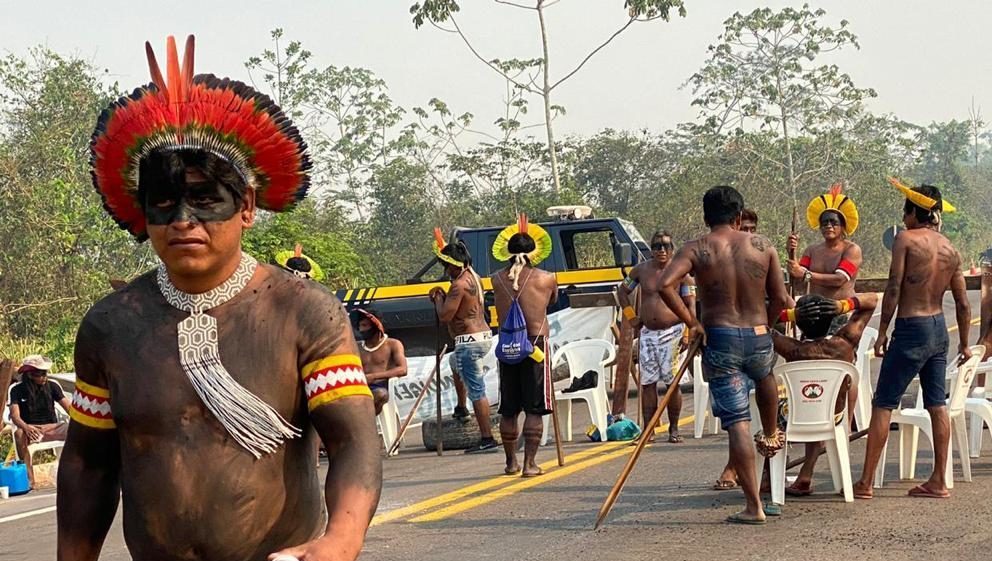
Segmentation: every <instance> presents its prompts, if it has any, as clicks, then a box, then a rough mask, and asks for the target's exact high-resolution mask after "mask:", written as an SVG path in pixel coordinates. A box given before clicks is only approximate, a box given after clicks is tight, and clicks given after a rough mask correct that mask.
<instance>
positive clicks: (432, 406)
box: [391, 308, 613, 422]
mask: <svg viewBox="0 0 992 561" xmlns="http://www.w3.org/2000/svg"><path fill="white" fill-rule="evenodd" d="M611 323H613V308H566V309H564V310H562V311H560V312H556V313H553V314H551V315H550V316H548V325H549V330H550V339H551V352H549V353H547V358H546V359H545V360H552V358H553V357H554V351H556V350H557V349H558V348H559V347H561V346H562V345H564V344H565V343H569V342H571V341H580V340H583V339H604V340H607V341H610V342H613V333H612V331H611V330H610V324H611ZM493 349H494V350H491V351H490V352H489V354H487V355H486V356H485V358H483V367H482V370H483V372H484V373H485V374H484V376H485V381H486V397H488V398H489V403H491V404H493V405H495V404H496V403H498V402H499V371H498V369H497V366H496V354H495V339H494V345H493ZM450 357H451V353H448V354H446V355H444V356H443V357H442V358H441V412H442V414H443V415H445V416H448V415H450V414H451V412H452V411H453V410H454V408H455V404H456V403H457V401H458V400H457V397H456V395H455V386H454V382H453V381H452V378H451V364H450V361H449V358H450ZM433 372H434V357H431V356H418V357H408V358H407V375H406V376H404V377H403V378H397V379H396V380H395V381H394V382H393V387H392V396H391V398H392V399H393V400H395V401H394V403H396V405H397V407H398V408H399V411H400V419H405V418H406V416H407V415H408V414H409V413H410V409H411V408H412V407H413V404H414V402H415V401H416V400H417V396H418V395H420V390H421V389H422V388H423V387H424V384H425V383H429V384H430V388H429V389H428V390H427V395H426V396H424V400H423V402H421V404H420V408H419V409H418V411H417V415H416V422H419V421H423V420H424V419H431V418H434V417H435V415H436V407H437V398H436V397H435V396H434V387H435V384H436V381H435V379H434V378H433V377H432V376H431V374H433ZM428 378H429V379H428ZM468 408H469V411H471V410H472V404H471V403H469V404H468ZM495 410H496V409H495V407H493V411H494V412H495Z"/></svg>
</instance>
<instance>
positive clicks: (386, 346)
mask: <svg viewBox="0 0 992 561" xmlns="http://www.w3.org/2000/svg"><path fill="white" fill-rule="evenodd" d="M355 312H356V314H357V317H358V321H357V324H358V325H357V327H358V340H359V341H361V343H360V346H361V348H362V352H361V357H362V368H364V370H365V378H366V379H367V380H368V382H369V389H370V390H372V398H373V399H374V400H375V414H376V415H378V414H379V413H381V412H382V406H383V405H385V404H386V402H388V401H389V379H390V378H402V377H403V376H406V353H405V351H404V349H403V343H401V342H400V340H399V339H391V338H390V337H389V335H386V328H385V327H384V326H383V325H382V318H381V317H379V314H378V313H377V312H375V311H370V310H363V309H362V308H358V309H357V310H355Z"/></svg>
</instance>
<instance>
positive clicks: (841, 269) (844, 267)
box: [834, 259, 858, 280]
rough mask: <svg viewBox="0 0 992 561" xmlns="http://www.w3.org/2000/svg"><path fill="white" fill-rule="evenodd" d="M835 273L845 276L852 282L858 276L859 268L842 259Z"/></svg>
mask: <svg viewBox="0 0 992 561" xmlns="http://www.w3.org/2000/svg"><path fill="white" fill-rule="evenodd" d="M834 272H835V273H837V274H839V275H844V276H845V277H846V278H847V280H851V279H853V278H854V276H855V275H857V274H858V266H857V265H855V264H854V263H851V262H850V261H848V260H847V259H841V260H840V263H838V264H837V270H835V271H834Z"/></svg>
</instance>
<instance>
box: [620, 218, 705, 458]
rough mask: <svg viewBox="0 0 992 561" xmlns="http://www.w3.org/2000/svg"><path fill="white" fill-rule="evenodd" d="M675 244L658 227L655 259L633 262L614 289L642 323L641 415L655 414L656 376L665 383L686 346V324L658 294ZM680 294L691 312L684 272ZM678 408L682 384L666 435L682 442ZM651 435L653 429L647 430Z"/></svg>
mask: <svg viewBox="0 0 992 561" xmlns="http://www.w3.org/2000/svg"><path fill="white" fill-rule="evenodd" d="M674 251H675V244H673V243H672V236H671V235H670V234H669V233H668V232H664V231H659V232H657V233H655V234H654V235H653V236H651V255H652V256H654V259H652V260H650V261H644V262H643V263H640V264H639V265H637V266H636V267H634V268H633V269H632V270H631V271H630V274H629V275H628V276H627V278H625V279H624V281H623V283H621V284H620V286H619V289H618V290H617V296H618V297H619V299H620V305H621V306H623V314H624V316H625V317H626V318H627V320H628V321H630V322H631V324H632V325H633V327H634V328H635V329H637V327H638V325H640V326H641V329H640V349H639V353H638V365H639V366H640V372H641V411H642V413H643V418H644V419H650V418H651V417H653V416H654V412H655V410H656V409H657V408H658V382H659V381H661V382H662V383H664V384H665V385H666V386H667V385H668V384H671V383H672V380H673V379H674V368H675V362H676V360H677V359H678V355H679V349H682V348H685V346H686V337H688V332H686V330H685V325H684V324H682V322H680V321H679V318H678V317H677V316H676V315H675V314H674V313H672V311H671V310H670V309H668V306H666V305H665V302H664V301H663V300H662V299H661V275H662V273H663V272H664V270H665V267H667V266H668V263H669V262H670V261H671V259H672V254H673V253H674ZM638 285H640V287H641V293H640V294H641V297H640V306H639V307H638V311H637V313H636V315H635V312H634V308H633V306H631V304H630V296H631V293H632V292H633V291H634V289H635V288H636V287H637V286H638ZM679 294H680V296H681V297H682V301H683V303H685V306H686V308H688V309H689V312H690V313H693V314H694V312H695V309H696V283H695V282H693V280H692V277H690V276H688V275H687V276H685V277H683V279H682V284H681V285H680V286H679ZM681 412H682V390H681V389H680V388H679V387H678V386H676V387H675V391H674V393H673V394H672V399H671V401H669V402H668V441H669V442H672V443H681V442H682V437H681V436H680V435H679V415H680V414H681ZM650 438H651V441H654V435H653V434H652V435H651V436H650Z"/></svg>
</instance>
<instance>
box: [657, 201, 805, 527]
mask: <svg viewBox="0 0 992 561" xmlns="http://www.w3.org/2000/svg"><path fill="white" fill-rule="evenodd" d="M743 208H744V198H743V197H742V196H741V194H740V193H738V192H737V191H736V190H735V189H733V188H731V187H724V186H720V187H714V188H712V189H710V190H709V191H707V192H706V194H705V195H704V196H703V218H704V220H705V221H706V225H707V226H709V228H710V232H709V233H708V234H706V235H704V236H702V237H701V238H699V239H697V240H695V241H691V242H689V243H687V244H686V245H685V246H683V247H682V249H680V250H679V251H678V253H676V254H675V258H674V259H673V260H672V263H671V264H669V265H668V267H666V268H665V272H664V273H663V275H662V281H661V282H662V286H663V288H662V298H663V299H664V301H665V304H667V305H668V307H669V308H670V309H671V310H672V311H673V312H675V315H676V316H678V318H679V319H681V320H682V321H683V322H684V323H685V324H686V325H690V326H691V329H690V335H691V337H697V336H698V337H703V342H704V344H705V345H706V346H705V348H704V350H703V375H704V376H706V378H707V380H708V381H709V384H710V392H711V393H712V396H713V414H714V416H716V417H719V418H720V421H721V424H722V425H723V428H724V430H726V431H727V432H728V434H729V436H730V456H731V463H732V464H733V466H734V469H735V471H736V472H737V476H738V481H739V482H740V485H741V488H742V489H743V491H744V497H745V500H746V501H747V507H746V508H745V510H743V511H741V512H738V513H736V514H734V515H732V516H730V517H729V518H727V521H728V522H732V523H743V524H764V523H765V514H764V512H763V509H762V506H761V498H760V496H759V495H758V481H757V477H756V475H755V470H754V448H753V447H752V446H753V445H752V442H751V436H750V427H751V423H750V415H749V413H748V386H749V384H748V383H747V380H748V379H751V380H752V381H754V383H755V394H756V398H757V402H758V409H759V411H760V412H761V420H762V426H763V427H764V429H763V430H764V434H761V435H758V436H757V437H756V438H755V440H756V441H757V442H758V445H759V448H760V450H761V451H762V453H763V454H765V455H766V456H771V455H774V453H775V452H776V451H777V450H779V449H780V448H781V446H782V439H781V436H780V434H779V431H778V429H777V426H776V418H777V416H778V388H777V386H776V384H775V379H774V378H773V377H772V376H769V373H770V372H771V368H772V365H773V364H774V362H775V352H774V349H773V347H772V336H771V334H770V333H769V331H770V328H769V325H770V324H771V323H772V322H771V321H770V320H769V318H773V319H774V318H777V317H778V315H779V313H780V312H781V310H783V309H785V308H791V307H793V302H792V299H791V298H789V295H788V293H787V292H786V290H785V281H784V279H783V278H782V271H781V269H780V268H779V261H778V254H777V253H776V251H775V249H774V248H773V247H772V245H771V243H770V242H769V241H768V240H767V239H766V238H765V237H763V236H759V235H754V234H749V233H746V232H740V231H738V228H739V226H740V218H741V209H743ZM690 273H692V274H693V276H694V277H695V279H696V283H697V285H698V290H699V301H700V303H701V304H702V317H701V320H702V324H700V322H699V321H697V320H696V319H695V318H694V317H693V316H692V314H691V313H690V312H689V310H688V309H687V308H686V307H685V304H684V303H683V302H682V298H681V296H680V295H679V293H678V287H679V285H680V284H681V283H682V279H683V278H685V276H686V275H687V274H690ZM766 302H767V304H766Z"/></svg>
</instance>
